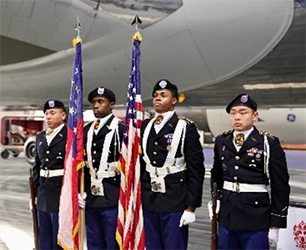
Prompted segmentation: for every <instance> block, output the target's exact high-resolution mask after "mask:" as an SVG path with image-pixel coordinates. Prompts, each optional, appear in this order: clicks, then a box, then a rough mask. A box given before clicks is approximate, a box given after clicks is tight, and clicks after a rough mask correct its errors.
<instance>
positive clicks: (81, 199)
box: [78, 193, 87, 208]
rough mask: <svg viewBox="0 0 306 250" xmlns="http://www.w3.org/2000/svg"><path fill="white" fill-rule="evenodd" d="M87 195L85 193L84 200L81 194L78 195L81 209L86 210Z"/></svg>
mask: <svg viewBox="0 0 306 250" xmlns="http://www.w3.org/2000/svg"><path fill="white" fill-rule="evenodd" d="M86 197H87V194H86V193H84V197H83V198H82V197H81V195H80V194H78V203H79V208H85V204H86V201H85V200H86Z"/></svg>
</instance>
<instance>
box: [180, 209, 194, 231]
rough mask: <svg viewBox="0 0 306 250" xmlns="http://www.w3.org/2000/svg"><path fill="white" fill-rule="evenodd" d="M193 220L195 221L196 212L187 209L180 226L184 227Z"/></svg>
mask: <svg viewBox="0 0 306 250" xmlns="http://www.w3.org/2000/svg"><path fill="white" fill-rule="evenodd" d="M192 222H195V213H194V212H189V211H186V210H185V211H184V213H183V215H182V217H181V220H180V227H182V226H183V225H184V226H185V225H188V224H190V223H192Z"/></svg>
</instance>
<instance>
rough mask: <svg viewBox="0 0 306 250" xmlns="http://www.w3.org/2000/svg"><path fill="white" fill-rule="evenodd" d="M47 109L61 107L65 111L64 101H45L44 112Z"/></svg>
mask: <svg viewBox="0 0 306 250" xmlns="http://www.w3.org/2000/svg"><path fill="white" fill-rule="evenodd" d="M48 109H63V110H64V111H65V112H66V110H65V105H64V103H62V102H61V101H59V100H55V99H50V100H48V101H47V102H46V103H45V105H44V113H45V112H46V110H48Z"/></svg>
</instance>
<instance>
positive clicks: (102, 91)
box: [88, 87, 116, 103]
mask: <svg viewBox="0 0 306 250" xmlns="http://www.w3.org/2000/svg"><path fill="white" fill-rule="evenodd" d="M97 96H99V97H105V98H107V99H108V100H109V101H110V102H116V96H115V94H114V92H113V91H111V90H110V89H107V88H104V87H98V88H95V89H94V90H93V91H91V92H90V93H89V95H88V101H89V102H90V103H92V100H93V99H94V98H95V97H97Z"/></svg>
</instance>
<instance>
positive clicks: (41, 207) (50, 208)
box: [33, 99, 67, 250]
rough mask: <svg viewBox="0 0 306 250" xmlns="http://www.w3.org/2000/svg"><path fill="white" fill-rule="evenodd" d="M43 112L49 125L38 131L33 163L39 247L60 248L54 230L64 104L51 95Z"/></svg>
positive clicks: (63, 143)
mask: <svg viewBox="0 0 306 250" xmlns="http://www.w3.org/2000/svg"><path fill="white" fill-rule="evenodd" d="M44 113H45V122H46V124H47V127H48V129H47V130H46V131H43V132H42V133H40V134H38V135H37V138H36V146H35V162H34V165H33V180H34V185H35V189H36V195H37V219H38V231H39V248H40V249H42V250H43V249H62V248H61V247H60V246H59V245H57V231H58V211H59V199H60V191H61V186H62V177H63V171H64V170H63V169H64V161H65V150H66V137H67V128H66V125H65V119H66V111H65V106H64V104H63V103H62V102H61V101H59V100H54V99H51V100H49V101H47V102H46V104H45V106H44Z"/></svg>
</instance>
